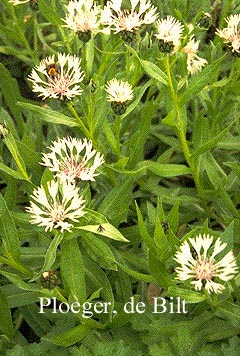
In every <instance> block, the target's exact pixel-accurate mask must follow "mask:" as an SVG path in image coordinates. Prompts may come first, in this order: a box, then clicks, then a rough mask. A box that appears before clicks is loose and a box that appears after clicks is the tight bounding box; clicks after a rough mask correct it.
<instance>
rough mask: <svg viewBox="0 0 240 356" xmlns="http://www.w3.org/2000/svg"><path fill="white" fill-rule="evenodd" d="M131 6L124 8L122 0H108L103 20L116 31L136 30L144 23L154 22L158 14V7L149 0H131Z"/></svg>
mask: <svg viewBox="0 0 240 356" xmlns="http://www.w3.org/2000/svg"><path fill="white" fill-rule="evenodd" d="M128 2H129V5H130V8H123V6H122V0H110V1H108V2H107V4H106V6H105V8H104V10H103V13H102V22H103V23H105V24H106V25H108V26H109V27H110V28H111V29H112V30H113V31H114V33H119V32H120V33H121V32H135V31H136V30H138V28H139V27H140V26H142V25H143V24H151V23H153V22H154V21H155V20H156V19H157V17H158V14H157V13H156V11H157V8H156V7H154V6H153V5H152V4H151V2H150V1H148V0H129V1H128Z"/></svg>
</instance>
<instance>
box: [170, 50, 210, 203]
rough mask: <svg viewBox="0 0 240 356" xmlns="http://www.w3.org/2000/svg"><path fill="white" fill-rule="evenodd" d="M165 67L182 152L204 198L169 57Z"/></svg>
mask: <svg viewBox="0 0 240 356" xmlns="http://www.w3.org/2000/svg"><path fill="white" fill-rule="evenodd" d="M165 66H166V71H167V77H168V85H169V88H170V92H171V97H172V102H173V106H174V109H175V112H176V118H177V120H176V128H177V134H178V137H179V140H180V143H181V146H182V150H183V154H184V157H185V160H186V162H187V164H188V165H189V167H190V169H191V171H192V174H193V179H194V181H195V185H196V188H197V191H198V193H199V195H200V196H201V197H202V196H203V189H202V186H201V182H200V177H199V174H198V172H197V169H196V165H195V162H194V160H193V159H192V157H191V152H190V150H189V147H188V142H187V139H186V128H185V124H184V117H183V111H182V110H181V108H180V107H179V102H178V96H177V93H176V92H175V89H174V85H173V81H172V75H171V70H170V64H169V56H168V55H167V57H166V61H165Z"/></svg>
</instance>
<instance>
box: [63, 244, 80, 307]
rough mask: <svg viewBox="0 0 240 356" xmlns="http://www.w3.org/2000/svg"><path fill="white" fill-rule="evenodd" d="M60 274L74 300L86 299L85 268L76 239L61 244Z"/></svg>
mask: <svg viewBox="0 0 240 356" xmlns="http://www.w3.org/2000/svg"><path fill="white" fill-rule="evenodd" d="M61 276H62V278H63V282H64V285H66V287H67V289H68V290H69V292H70V293H71V296H72V298H73V300H74V301H78V302H80V303H82V302H84V301H85V300H86V284H85V270H84V265H83V260H82V254H81V252H80V250H79V247H78V242H77V239H71V240H66V241H64V242H63V243H62V244H61Z"/></svg>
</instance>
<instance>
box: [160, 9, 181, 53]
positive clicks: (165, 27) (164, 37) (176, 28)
mask: <svg viewBox="0 0 240 356" xmlns="http://www.w3.org/2000/svg"><path fill="white" fill-rule="evenodd" d="M156 25H157V33H156V34H155V36H156V38H157V39H158V40H159V48H160V50H161V46H163V47H164V50H163V52H176V51H177V50H178V48H179V46H180V44H181V37H182V32H183V30H184V26H183V25H182V24H181V22H180V21H178V20H177V19H175V18H174V17H173V16H167V18H166V19H160V20H158V21H157V22H156ZM166 46H169V50H168V48H167V50H166Z"/></svg>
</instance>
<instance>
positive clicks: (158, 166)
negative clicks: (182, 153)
mask: <svg viewBox="0 0 240 356" xmlns="http://www.w3.org/2000/svg"><path fill="white" fill-rule="evenodd" d="M145 162H146V164H147V166H146V168H148V169H149V170H150V171H151V172H153V173H155V174H157V175H158V176H160V177H176V176H180V175H184V174H191V173H192V171H191V169H190V168H188V167H187V166H184V165H182V164H162V163H158V162H150V161H145ZM141 163H142V162H141Z"/></svg>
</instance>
